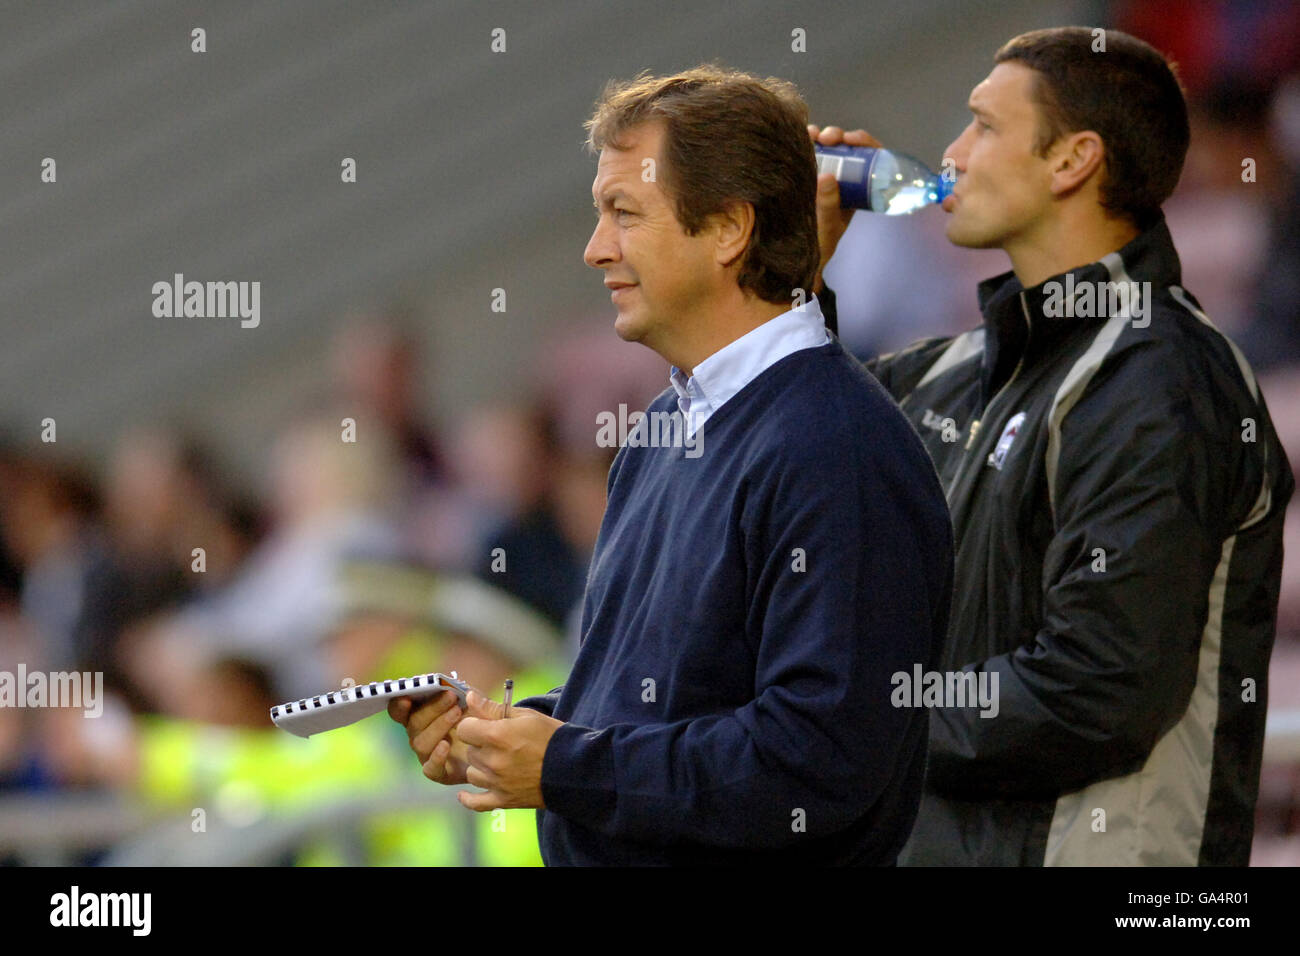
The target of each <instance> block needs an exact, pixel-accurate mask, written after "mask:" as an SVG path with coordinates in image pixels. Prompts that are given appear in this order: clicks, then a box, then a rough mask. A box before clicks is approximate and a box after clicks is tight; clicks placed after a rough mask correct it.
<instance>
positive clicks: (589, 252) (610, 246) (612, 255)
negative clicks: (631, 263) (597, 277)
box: [582, 217, 618, 269]
mask: <svg viewBox="0 0 1300 956" xmlns="http://www.w3.org/2000/svg"><path fill="white" fill-rule="evenodd" d="M617 259H618V243H616V242H614V241H613V239H612V238H611V237H610V233H609V230H607V229H606V228H605V220H604V217H602V218H601V220H600V222H598V223H596V228H595V229H594V230H593V231H592V233H591V238H590V239H589V240H587V248H586V250H585V251H584V252H583V253H582V260H583V261H584V262H585V263H587V265H589V266H591V267H592V268H593V269H601V268H604V266H605V265H606V264H607V263H610V262H615V261H617Z"/></svg>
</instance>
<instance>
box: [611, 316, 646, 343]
mask: <svg viewBox="0 0 1300 956" xmlns="http://www.w3.org/2000/svg"><path fill="white" fill-rule="evenodd" d="M614 331H615V332H617V333H618V337H619V338H620V339H622V340H623V341H624V342H640V341H641V338H642V336H644V335H645V329H644V328H642V326H641V324H640V323H639V322H637V321H636V320H635V319H633V318H632V317H631V316H629V315H628V314H627V313H625V312H620V313H619V314H618V315H617V316H616V317H615V319H614Z"/></svg>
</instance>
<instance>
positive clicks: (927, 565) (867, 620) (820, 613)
mask: <svg viewBox="0 0 1300 956" xmlns="http://www.w3.org/2000/svg"><path fill="white" fill-rule="evenodd" d="M878 404H879V407H880V408H881V409H882V411H883V412H886V413H889V409H888V408H887V407H886V406H885V404H884V402H883V401H882V402H880V403H878ZM826 414H827V420H826V421H821V420H816V421H807V422H802V423H801V424H803V425H805V426H806V430H805V431H804V432H802V433H800V435H799V438H798V439H797V441H798V442H799V444H800V445H801V446H803V447H801V449H800V455H799V457H800V458H801V460H800V462H799V464H798V465H797V466H796V465H793V464H791V465H775V466H773V468H772V471H773V473H774V474H772V475H770V476H769V477H767V478H765V479H764V480H762V482H761V483H760V487H759V488H757V489H755V490H753V492H752V493H751V495H750V496H749V497H748V498H747V499H746V500H745V504H744V506H743V514H742V515H741V517H740V518H739V522H740V527H741V529H742V532H743V535H744V538H745V544H744V546H743V551H744V555H745V562H746V565H747V572H746V574H747V578H748V580H749V581H750V582H751V585H750V587H751V588H752V596H750V595H748V594H747V595H746V597H745V605H744V606H745V608H746V609H747V610H745V612H744V613H745V615H746V616H747V619H748V620H749V621H750V622H751V624H750V626H749V627H748V628H747V631H748V632H749V633H750V634H751V635H753V637H754V638H756V648H755V665H754V670H753V687H754V696H753V699H752V700H750V701H749V702H748V703H745V704H744V705H743V706H740V707H738V708H735V709H731V708H726V709H720V710H719V712H717V713H714V714H709V715H703V716H699V717H696V718H693V719H684V720H679V721H674V722H662V723H651V724H633V723H615V724H612V725H610V726H605V727H599V728H597V727H586V726H580V725H577V724H574V723H566V724H565V725H563V726H562V727H560V728H558V729H557V730H556V732H555V734H554V735H553V736H552V738H551V740H550V743H549V745H548V747H547V750H546V754H545V758H544V760H543V766H542V793H543V797H544V799H545V802H546V808H547V810H548V811H552V812H555V813H558V814H560V815H562V816H564V817H566V818H569V819H571V820H573V821H575V822H578V823H581V824H582V825H583V826H585V827H587V828H589V829H592V830H595V831H597V832H599V833H602V834H606V835H608V836H610V837H615V838H620V839H628V840H635V841H643V842H648V843H654V844H656V845H672V844H680V843H692V844H703V845H710V846H717V847H729V848H755V849H765V848H778V847H783V846H794V845H798V844H799V842H800V841H808V840H810V839H816V838H819V837H828V836H830V835H832V834H835V833H838V832H840V831H842V830H844V829H845V828H846V827H848V826H849V825H850V824H852V823H854V822H856V821H858V820H860V819H861V818H862V817H863V816H864V815H865V814H866V813H868V812H869V811H870V809H871V807H872V805H873V804H874V803H875V801H876V800H877V798H878V797H880V795H881V794H882V793H884V792H885V791H886V789H888V788H891V787H895V786H897V785H898V778H899V776H901V775H902V774H904V773H905V771H906V767H907V764H908V761H909V759H911V758H912V757H914V752H913V751H912V750H911V748H912V747H915V746H916V745H917V741H918V740H922V739H923V735H924V719H925V717H924V714H923V713H921V712H918V711H909V710H906V709H897V708H895V707H893V706H891V704H890V702H889V696H890V689H891V687H890V675H891V674H892V673H894V672H897V671H899V670H904V669H906V668H909V667H910V666H911V662H912V661H916V660H926V659H928V655H929V654H930V653H931V652H932V650H933V648H934V647H937V644H938V641H937V639H936V637H935V634H936V628H935V620H934V613H935V605H936V603H939V602H938V599H937V598H936V594H937V593H938V591H939V590H940V589H939V587H938V586H937V585H935V583H934V582H935V580H936V578H937V577H938V576H941V575H943V574H944V572H945V570H946V571H947V573H948V575H949V577H948V586H949V588H950V587H951V576H950V575H951V552H950V551H949V552H947V554H946V555H945V556H946V558H947V560H948V566H947V568H946V569H945V568H944V567H942V566H941V564H942V562H941V561H940V560H939V559H938V558H936V554H935V552H936V551H938V550H939V547H940V546H939V545H938V544H937V543H936V539H938V538H939V535H940V531H939V530H938V529H939V528H940V522H942V533H943V534H947V533H948V523H947V516H946V512H944V510H943V503H942V496H941V493H940V492H939V490H938V483H937V480H935V481H933V483H932V484H933V489H934V491H933V495H932V496H931V497H929V498H926V497H925V495H924V492H925V491H926V490H927V489H928V488H929V487H930V485H927V484H926V482H925V481H924V479H923V478H920V477H919V476H917V475H916V474H915V473H913V472H911V471H907V472H906V473H904V469H902V468H900V467H898V466H894V467H893V468H892V469H890V470H889V471H888V476H887V475H886V471H885V470H884V469H881V470H877V469H876V468H875V467H873V466H872V465H871V463H870V458H869V457H868V456H869V454H870V453H869V451H868V448H871V449H887V448H889V447H890V443H891V442H893V443H897V444H901V443H902V442H901V439H902V437H903V436H902V434H901V432H902V431H904V430H906V429H907V427H908V426H907V424H906V422H904V421H902V420H901V418H900V419H899V420H898V421H897V422H896V423H894V425H893V427H891V428H888V429H881V430H879V431H875V430H874V429H873V433H874V434H875V435H877V436H878V438H879V442H878V444H877V443H875V442H873V443H872V444H871V445H870V446H868V445H867V444H866V443H864V442H862V441H861V440H860V439H858V440H857V441H855V442H854V444H852V445H846V441H847V440H848V437H847V436H848V433H849V431H851V430H853V429H856V428H860V427H861V426H860V423H854V422H849V421H844V420H843V419H844V416H842V415H840V414H839V413H837V412H836V411H834V410H828V411H827V413H826ZM815 417H819V416H815ZM833 419H839V421H838V422H835V421H834V420H833ZM835 429H838V434H836V433H835ZM805 455H806V456H807V457H804V456H805ZM908 460H909V462H913V461H914V462H918V463H919V462H924V461H925V459H924V453H923V450H922V449H921V448H920V447H919V443H918V446H917V449H916V455H914V456H912V457H911V458H909V459H908ZM918 489H921V491H920V492H918ZM927 509H929V510H927ZM927 531H928V533H927ZM948 544H949V547H950V541H948ZM800 549H803V551H802V553H803V555H804V558H803V560H804V561H806V565H804V566H801V563H800V561H799V560H798V556H799V554H800ZM936 565H940V566H936ZM748 590H749V588H747V591H748ZM734 599H735V597H733V596H731V595H712V596H710V597H709V600H716V601H732V600H734ZM947 601H948V598H947V594H946V593H945V594H944V595H943V598H942V612H943V613H944V614H945V615H946V613H947ZM940 630H941V629H940ZM683 639H689V636H688V635H683ZM737 641H738V647H739V641H740V637H739V636H738V637H737ZM914 721H917V723H914ZM918 723H919V728H920V729H919V730H918V729H917V728H918ZM796 823H798V824H799V825H798V826H796Z"/></svg>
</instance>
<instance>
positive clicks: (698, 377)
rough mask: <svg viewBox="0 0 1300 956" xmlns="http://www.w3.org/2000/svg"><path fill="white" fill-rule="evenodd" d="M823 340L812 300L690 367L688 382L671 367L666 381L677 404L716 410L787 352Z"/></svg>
mask: <svg viewBox="0 0 1300 956" xmlns="http://www.w3.org/2000/svg"><path fill="white" fill-rule="evenodd" d="M828 341H830V334H829V333H828V332H827V331H826V319H825V318H824V317H823V316H822V310H821V304H820V303H819V302H818V301H817V296H815V295H814V296H813V297H812V298H810V299H809V300H808V301H807V302H805V303H804V304H803V305H802V306H799V307H797V308H793V309H790V310H789V311H786V312H782V313H781V314H780V315H778V316H775V317H773V318H771V319H768V320H767V321H766V322H764V323H763V324H762V325H760V326H758V327H757V328H755V329H751V330H750V331H749V332H746V333H745V334H744V335H742V336H741V337H740V338H738V339H736V340H734V341H732V342H729V343H728V344H726V345H724V346H723V347H722V348H720V349H718V351H716V352H714V353H713V354H712V355H710V356H709V357H708V358H706V359H705V360H704V361H702V362H701V363H700V364H699V365H697V366H695V374H694V375H692V376H690V377H689V378H687V376H686V373H685V372H683V371H682V370H681V369H679V368H678V367H677V366H676V365H674V366H673V367H672V369H671V371H670V372H669V374H668V381H669V382H670V383H671V384H672V386H673V389H674V390H675V391H676V392H677V397H678V399H679V404H680V403H686V404H693V403H695V402H699V401H703V402H704V403H705V404H706V405H708V407H709V408H710V409H718V408H720V407H722V405H723V404H724V403H725V402H727V401H728V400H729V399H730V398H732V396H734V395H735V394H736V393H737V392H739V391H740V390H741V389H742V388H744V387H745V386H746V385H748V384H749V383H750V382H752V381H753V380H754V379H755V378H757V377H758V376H759V374H760V373H761V372H763V370H764V369H766V368H768V366H770V365H772V364H774V363H775V362H777V361H779V360H780V359H783V358H785V356H787V355H789V354H790V353H791V352H796V351H798V350H800V349H805V348H813V347H815V346H818V345H825V344H826V343H827V342H828Z"/></svg>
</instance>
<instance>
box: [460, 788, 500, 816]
mask: <svg viewBox="0 0 1300 956" xmlns="http://www.w3.org/2000/svg"><path fill="white" fill-rule="evenodd" d="M456 799H458V800H459V801H460V805H461V806H462V807H465V808H467V809H469V810H477V811H478V812H479V813H482V812H483V811H484V810H499V809H501V808H502V807H504V806H505V802H504V801H503V800H502V799H501V798H500V797H499V796H498V795H497V794H495V793H493V792H492V791H491V790H489V791H488V792H487V793H471V792H470V791H468V790H462V791H460V792H459V793H457V794H456Z"/></svg>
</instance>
